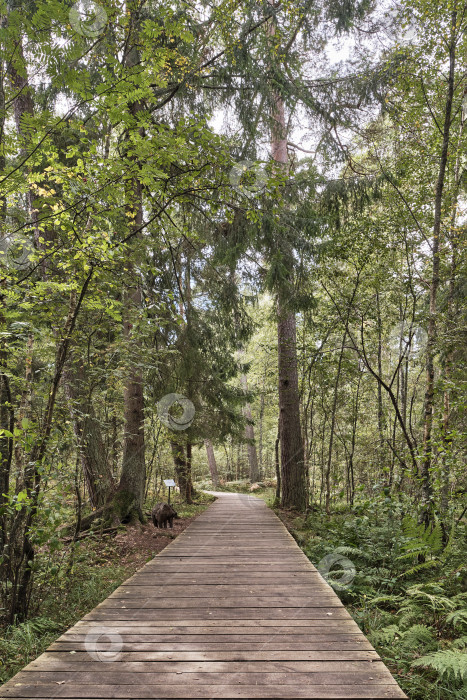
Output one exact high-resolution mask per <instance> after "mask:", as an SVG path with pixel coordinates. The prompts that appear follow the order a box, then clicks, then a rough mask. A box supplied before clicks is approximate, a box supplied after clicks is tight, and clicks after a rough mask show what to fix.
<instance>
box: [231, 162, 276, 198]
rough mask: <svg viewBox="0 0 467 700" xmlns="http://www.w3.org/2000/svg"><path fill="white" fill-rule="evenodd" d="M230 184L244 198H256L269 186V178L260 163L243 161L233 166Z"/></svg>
mask: <svg viewBox="0 0 467 700" xmlns="http://www.w3.org/2000/svg"><path fill="white" fill-rule="evenodd" d="M229 180H230V184H231V185H232V187H233V188H234V190H236V191H237V192H238V193H239V194H241V195H243V196H245V195H246V196H247V197H248V196H250V197H251V196H253V197H254V196H255V195H257V194H259V193H260V192H262V191H263V190H264V188H265V187H266V185H267V182H268V176H267V173H266V172H265V170H264V164H263V163H260V162H259V161H253V160H241V161H239V162H238V163H235V164H234V165H233V166H232V169H231V170H230V174H229Z"/></svg>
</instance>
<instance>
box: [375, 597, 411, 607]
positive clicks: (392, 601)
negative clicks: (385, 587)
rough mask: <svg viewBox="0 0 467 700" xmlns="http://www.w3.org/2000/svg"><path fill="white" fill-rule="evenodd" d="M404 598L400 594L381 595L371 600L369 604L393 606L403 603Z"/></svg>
mask: <svg viewBox="0 0 467 700" xmlns="http://www.w3.org/2000/svg"><path fill="white" fill-rule="evenodd" d="M402 600H403V598H402V597H401V596H400V595H380V596H376V598H372V600H370V602H369V605H390V606H391V607H393V606H395V605H397V604H398V603H401V602H402Z"/></svg>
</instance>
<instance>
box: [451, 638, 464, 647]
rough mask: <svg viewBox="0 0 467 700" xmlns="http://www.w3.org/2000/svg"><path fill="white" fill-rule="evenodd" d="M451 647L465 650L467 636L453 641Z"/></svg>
mask: <svg viewBox="0 0 467 700" xmlns="http://www.w3.org/2000/svg"><path fill="white" fill-rule="evenodd" d="M451 647H452V648H453V649H467V636H465V635H464V636H463V637H459V638H458V639H455V640H454V641H453V642H452V644H451Z"/></svg>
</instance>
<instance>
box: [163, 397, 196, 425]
mask: <svg viewBox="0 0 467 700" xmlns="http://www.w3.org/2000/svg"><path fill="white" fill-rule="evenodd" d="M195 412H196V409H195V407H194V405H193V403H192V402H191V401H190V399H187V398H186V396H183V394H166V395H165V396H163V397H162V398H161V400H160V401H159V402H158V403H157V413H158V415H159V419H160V421H161V423H163V424H164V425H165V426H166V427H167V428H170V430H186V429H187V428H189V427H190V425H191V424H192V423H193V419H194V417H195Z"/></svg>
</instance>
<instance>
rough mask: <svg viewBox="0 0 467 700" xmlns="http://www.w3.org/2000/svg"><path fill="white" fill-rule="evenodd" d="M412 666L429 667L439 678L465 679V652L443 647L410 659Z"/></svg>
mask: <svg viewBox="0 0 467 700" xmlns="http://www.w3.org/2000/svg"><path fill="white" fill-rule="evenodd" d="M411 665H412V667H415V668H419V667H423V668H431V669H432V670H433V671H436V673H437V674H438V675H439V677H440V678H448V679H455V680H460V681H463V680H466V679H467V652H465V651H458V650H453V649H443V650H442V651H435V652H433V653H432V654H426V655H425V656H421V657H420V658H419V659H416V660H415V661H412V664H411Z"/></svg>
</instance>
